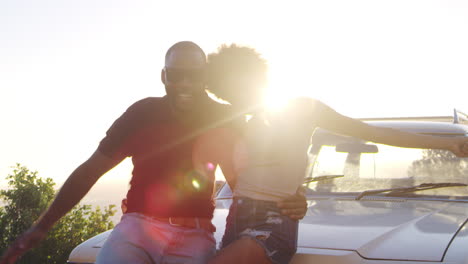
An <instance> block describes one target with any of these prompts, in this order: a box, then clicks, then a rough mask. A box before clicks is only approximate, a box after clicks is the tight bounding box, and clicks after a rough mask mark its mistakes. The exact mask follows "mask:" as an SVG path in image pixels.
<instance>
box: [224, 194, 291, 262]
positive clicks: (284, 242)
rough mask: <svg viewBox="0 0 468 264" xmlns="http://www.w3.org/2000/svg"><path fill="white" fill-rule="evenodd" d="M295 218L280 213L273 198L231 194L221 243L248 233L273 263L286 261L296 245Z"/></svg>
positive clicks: (232, 240)
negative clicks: (261, 198) (255, 198)
mask: <svg viewBox="0 0 468 264" xmlns="http://www.w3.org/2000/svg"><path fill="white" fill-rule="evenodd" d="M297 229H298V221H297V220H292V219H290V218H289V217H288V216H284V215H282V214H281V212H280V209H279V208H278V207H277V206H276V202H272V201H261V200H254V199H251V198H246V197H235V198H234V199H233V202H232V204H231V207H230V209H229V215H228V217H227V219H226V231H225V233H224V236H223V239H222V244H221V247H223V248H224V247H227V246H228V245H229V244H230V243H232V242H234V241H235V240H237V239H239V238H241V237H243V236H248V237H251V238H252V239H254V240H255V241H256V242H257V243H259V244H260V245H261V246H262V247H263V249H264V250H265V253H266V255H267V256H268V257H269V258H270V260H271V261H272V262H273V263H276V264H286V263H288V262H289V261H290V260H291V259H292V257H293V256H294V254H295V253H296V248H297Z"/></svg>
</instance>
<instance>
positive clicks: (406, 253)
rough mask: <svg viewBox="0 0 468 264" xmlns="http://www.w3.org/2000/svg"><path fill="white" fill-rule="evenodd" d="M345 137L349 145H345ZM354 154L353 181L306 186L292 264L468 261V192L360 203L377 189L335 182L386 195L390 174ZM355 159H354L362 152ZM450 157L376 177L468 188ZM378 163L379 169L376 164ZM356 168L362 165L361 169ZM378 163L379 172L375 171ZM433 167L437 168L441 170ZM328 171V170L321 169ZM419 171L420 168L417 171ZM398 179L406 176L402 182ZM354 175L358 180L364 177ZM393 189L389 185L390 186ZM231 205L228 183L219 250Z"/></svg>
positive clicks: (79, 255) (96, 241)
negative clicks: (369, 167)
mask: <svg viewBox="0 0 468 264" xmlns="http://www.w3.org/2000/svg"><path fill="white" fill-rule="evenodd" d="M368 123H369V124H372V125H377V126H382V127H390V128H395V129H402V130H405V131H409V132H415V133H423V134H436V135H441V136H465V137H466V136H468V126H467V125H463V124H452V123H446V122H429V121H414V120H411V121H409V120H404V121H401V120H396V121H392V120H385V121H374V120H372V121H369V122H368ZM315 136H317V137H318V140H316V141H315V142H320V140H323V142H322V143H320V144H325V145H327V144H329V143H330V142H332V141H337V140H338V141H339V142H340V144H341V143H342V142H347V141H348V139H351V140H355V139H352V138H347V137H342V136H339V135H332V136H330V133H328V132H327V131H324V130H317V131H316V133H315V134H314V137H315ZM327 137H328V138H327ZM346 138H347V139H346ZM343 139H345V140H344V141H343ZM315 150H317V149H315ZM378 150H379V152H382V153H385V151H386V148H385V147H384V146H379V147H378ZM400 150H401V149H400ZM400 150H397V151H400ZM317 151H319V150H317ZM332 151H333V152H335V151H336V152H338V151H337V150H335V149H332ZM340 152H341V151H340ZM398 153H400V152H398ZM315 154H317V153H313V148H311V150H310V152H309V159H312V158H315V160H313V161H311V163H312V162H313V163H315V162H316V161H317V160H318V159H317V158H316V156H317V155H315ZM341 154H342V153H341ZM350 154H351V153H348V154H347V155H348V158H346V159H345V161H344V162H347V163H348V162H350V163H351V164H352V165H353V166H349V167H350V168H351V169H349V168H348V169H349V171H346V173H348V172H349V173H350V174H349V175H347V176H345V177H340V178H338V179H332V180H327V181H324V182H314V183H311V184H315V185H314V186H315V187H310V186H309V185H310V184H309V185H308V186H307V187H308V188H312V189H308V193H307V200H308V205H309V207H308V211H307V214H306V216H305V217H304V219H302V220H301V221H300V222H299V237H298V248H297V253H296V255H295V256H294V258H293V260H292V261H291V264H301V263H327V264H342V263H343V264H344V263H346V264H348V263H363V264H403V263H405V264H416V263H418V264H421V263H428V262H429V263H446V264H448V263H457V264H461V263H465V264H467V263H468V250H467V248H468V227H467V222H468V190H467V187H455V188H441V189H437V190H435V191H434V190H431V191H423V192H419V191H418V192H417V193H405V194H403V195H402V194H399V195H396V196H395V195H393V196H392V194H388V193H380V194H372V195H368V196H364V197H363V198H362V199H361V200H356V197H358V196H359V194H360V193H361V192H362V191H365V190H369V189H372V188H370V187H362V190H360V189H359V188H360V185H359V184H357V189H358V190H353V189H352V188H350V187H349V186H345V188H343V189H339V188H335V187H334V184H335V185H339V184H344V185H346V184H354V183H355V182H354V181H359V182H358V183H361V182H360V181H363V182H364V185H363V186H371V187H373V188H374V189H375V186H377V187H379V188H377V189H381V187H382V186H380V185H379V184H377V183H376V182H379V181H382V179H383V178H379V177H385V176H379V175H377V174H375V171H376V168H375V167H374V171H372V170H370V172H373V173H374V175H373V178H372V177H370V178H369V177H368V176H364V177H363V176H362V175H361V174H360V173H363V170H364V169H365V168H364V167H363V166H364V165H363V162H364V161H363V159H362V157H361V158H359V159H357V160H356V159H355V160H353V159H351V158H349V157H350V156H351V155H350ZM353 154H354V156H353V157H354V158H355V157H356V153H353ZM435 154H437V153H435ZM439 154H440V153H439ZM314 155H315V157H314ZM357 155H361V156H364V155H374V159H378V158H375V157H378V154H377V153H375V154H373V153H369V154H366V153H365V152H362V153H360V154H359V153H358V154H357ZM398 157H399V156H397V158H398ZM408 157H410V155H407V154H404V155H401V157H400V158H403V159H407V158H408ZM426 158H427V157H426ZM451 159H452V158H451V157H449V156H444V155H443V153H442V158H441V159H439V160H438V158H437V157H436V158H435V159H421V158H417V159H413V158H412V159H410V160H405V162H406V163H405V166H407V167H403V170H401V169H400V170H397V169H395V168H392V167H391V166H394V165H396V164H397V163H391V165H390V166H387V167H384V168H383V169H382V168H378V169H377V171H378V170H384V171H386V172H388V173H387V175H388V176H389V177H391V178H390V179H389V181H388V183H387V182H385V181H383V185H385V184H388V187H390V188H393V187H397V188H398V187H402V186H404V187H408V186H414V185H418V184H420V183H421V181H422V182H426V180H428V181H429V182H434V181H436V182H444V181H447V182H464V183H467V181H468V173H467V172H468V159H467V160H464V161H462V163H450V162H452V161H453V160H451ZM336 162H337V161H336V160H335V159H332V162H331V163H332V164H333V163H336ZM353 162H354V163H353ZM356 162H357V163H356ZM438 162H439V163H441V164H443V165H444V166H441V167H437V166H439V165H437V164H439V163H438ZM463 162H464V163H463ZM371 163H372V162H371ZM374 163H375V164H377V162H376V161H374ZM428 163H430V164H432V165H431V166H433V167H430V170H432V169H434V171H432V172H434V173H432V172H430V173H429V174H430V175H429V174H428V175H426V176H424V177H422V178H421V177H420V178H418V177H417V176H418V175H416V176H414V175H411V174H410V173H409V172H408V171H409V169H410V168H411V169H415V168H412V167H414V166H416V165H417V166H426V165H427V164H428ZM356 164H358V165H357V166H361V167H360V168H356ZM375 164H374V166H376V165H375ZM434 164H435V165H437V166H436V167H434V166H435V165H434ZM446 164H448V166H447V167H445V165H446ZM454 164H455V165H454ZM322 165H323V163H322ZM345 167H346V165H345ZM321 168H322V169H323V168H325V167H324V166H322V167H321ZM359 169H361V171H360V170H359ZM417 169H421V168H420V167H418V168H417ZM421 171H422V172H424V171H423V170H421ZM421 171H420V170H413V172H412V173H416V174H417V173H420V172H421ZM454 171H455V172H456V173H455V174H454ZM460 171H461V172H460ZM367 172H369V170H367ZM307 173H308V176H311V175H312V174H313V173H315V171H314V170H313V168H312V169H310V170H308V172H307ZM398 173H401V174H404V175H403V176H401V175H398ZM425 173H428V172H427V171H426V172H425ZM457 173H458V174H457ZM460 173H462V174H460ZM332 174H336V173H332ZM338 174H340V173H338ZM343 174H345V169H343ZM354 174H356V175H358V176H357V178H356V175H354ZM395 174H396V175H395ZM353 175H354V176H353ZM312 176H313V175H312ZM316 176H321V175H316ZM400 176H401V177H400ZM363 179H364V180H363ZM319 187H320V188H319ZM388 187H387V186H384V187H383V188H388ZM314 188H315V189H314ZM231 202H232V200H231V191H230V189H229V187H228V186H227V184H225V185H224V186H223V187H222V188H221V189H220V190H219V192H218V193H217V199H216V210H215V212H214V217H213V224H214V225H215V226H216V228H217V229H216V232H215V234H214V236H215V239H216V241H217V247H218V248H219V247H220V242H221V239H222V236H223V234H224V230H225V223H226V217H227V215H228V213H229V206H230V205H231ZM108 235H109V231H108V232H106V233H103V234H101V235H99V236H97V237H94V238H92V239H90V240H88V241H86V242H84V243H82V244H81V245H79V246H78V247H77V248H76V249H75V250H73V252H72V254H71V255H70V260H69V261H70V263H88V262H89V261H90V262H91V263H92V261H93V260H94V258H95V255H96V254H97V252H98V250H99V248H100V246H102V244H103V243H104V241H105V238H106V237H107V236H108ZM93 255H94V256H93ZM80 261H83V262H80Z"/></svg>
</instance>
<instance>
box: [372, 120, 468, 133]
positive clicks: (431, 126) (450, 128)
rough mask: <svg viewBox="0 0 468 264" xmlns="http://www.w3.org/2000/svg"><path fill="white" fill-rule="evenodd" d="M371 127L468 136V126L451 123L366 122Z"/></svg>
mask: <svg viewBox="0 0 468 264" xmlns="http://www.w3.org/2000/svg"><path fill="white" fill-rule="evenodd" d="M365 122H366V123H368V124H370V125H375V126H380V127H391V128H395V129H400V130H404V131H407V132H413V133H422V134H432V135H442V136H443V135H447V136H468V125H464V124H455V123H449V122H431V121H400V120H395V121H392V120H381V121H365Z"/></svg>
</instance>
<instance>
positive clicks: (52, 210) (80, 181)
mask: <svg viewBox="0 0 468 264" xmlns="http://www.w3.org/2000/svg"><path fill="white" fill-rule="evenodd" d="M121 161H122V159H111V158H109V157H107V156H105V155H104V154H102V153H101V152H99V151H98V150H97V151H95V152H94V153H93V155H91V157H90V158H89V159H88V160H86V161H85V162H84V163H83V164H81V165H80V166H79V167H77V168H76V169H75V170H74V171H73V172H72V174H71V175H70V176H69V177H68V179H67V180H66V181H65V183H64V184H63V186H62V188H61V189H60V191H59V192H58V194H57V196H56V197H55V199H54V201H53V202H52V204H51V205H50V206H49V208H48V209H47V210H46V212H45V213H44V214H42V216H41V217H40V218H39V220H38V221H36V223H35V224H34V225H33V226H32V227H31V228H30V229H29V230H27V231H26V232H24V233H23V234H22V235H20V236H19V237H18V238H17V239H16V240H15V241H14V242H13V243H12V244H11V245H10V247H9V248H8V249H7V250H6V251H5V254H4V255H3V256H2V258H1V259H0V264H6V263H8V264H10V263H14V262H15V261H16V259H18V258H19V257H20V256H21V255H23V254H24V253H25V252H26V251H28V250H29V249H31V248H33V247H34V246H36V245H37V244H38V243H39V242H40V241H41V240H43V239H44V238H45V236H46V234H47V232H48V231H49V230H50V229H51V228H52V226H53V225H54V224H55V223H56V222H57V221H58V220H59V219H60V218H61V217H62V216H64V215H65V214H66V213H68V212H69V211H70V210H71V209H72V208H73V207H74V206H75V205H76V204H78V203H79V202H80V200H81V199H82V198H83V197H84V196H85V195H86V193H88V191H89V190H90V189H91V187H92V186H93V185H94V184H95V183H96V181H97V180H98V179H99V178H100V177H101V176H102V175H104V174H105V173H106V172H107V171H109V170H110V169H112V168H113V167H115V166H116V165H117V164H119V163H120V162H121Z"/></svg>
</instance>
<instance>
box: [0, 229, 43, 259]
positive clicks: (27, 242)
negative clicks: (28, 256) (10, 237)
mask: <svg viewBox="0 0 468 264" xmlns="http://www.w3.org/2000/svg"><path fill="white" fill-rule="evenodd" d="M46 235H47V231H45V230H43V229H40V228H39V227H36V226H33V227H31V228H29V229H28V230H27V231H26V232H24V233H23V234H22V235H20V236H19V237H18V238H17V239H16V240H15V241H14V242H13V243H12V244H10V247H9V248H8V249H7V250H6V251H5V253H4V254H3V256H2V258H1V259H0V264H13V263H15V262H16V260H17V259H19V258H20V257H21V256H22V255H23V254H24V253H26V251H28V250H30V249H32V248H33V247H35V246H36V245H37V244H38V243H39V242H40V241H42V240H43V239H44V238H45V237H46Z"/></svg>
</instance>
